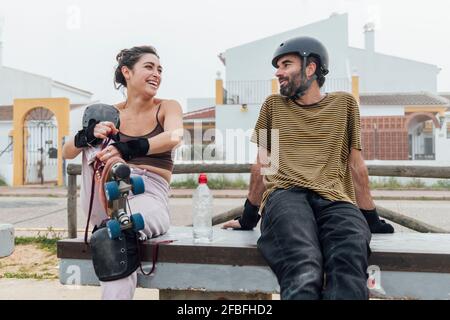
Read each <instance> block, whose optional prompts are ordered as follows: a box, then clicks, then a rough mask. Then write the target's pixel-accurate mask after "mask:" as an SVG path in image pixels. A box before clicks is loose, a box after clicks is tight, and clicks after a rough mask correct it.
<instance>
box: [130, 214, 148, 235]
mask: <svg viewBox="0 0 450 320" xmlns="http://www.w3.org/2000/svg"><path fill="white" fill-rule="evenodd" d="M131 222H132V223H133V230H134V232H138V231H141V230H144V227H145V224H144V218H143V217H142V214H140V213H135V214H132V215H131Z"/></svg>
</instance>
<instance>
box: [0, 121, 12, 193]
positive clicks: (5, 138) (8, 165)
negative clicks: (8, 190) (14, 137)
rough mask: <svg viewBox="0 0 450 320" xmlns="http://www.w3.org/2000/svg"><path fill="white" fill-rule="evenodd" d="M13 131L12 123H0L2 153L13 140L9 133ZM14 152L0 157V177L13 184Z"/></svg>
mask: <svg viewBox="0 0 450 320" xmlns="http://www.w3.org/2000/svg"><path fill="white" fill-rule="evenodd" d="M11 129H12V121H0V153H1V152H2V151H3V150H4V149H5V148H6V147H7V146H8V145H9V142H10V141H11V138H10V137H9V133H10V132H11ZM12 161H13V152H12V148H11V149H10V151H8V152H5V153H4V154H3V155H2V156H0V177H1V178H2V179H3V180H4V181H5V182H6V183H7V184H9V185H10V184H12V179H13V162H12Z"/></svg>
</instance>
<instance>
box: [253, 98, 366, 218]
mask: <svg viewBox="0 0 450 320" xmlns="http://www.w3.org/2000/svg"><path fill="white" fill-rule="evenodd" d="M252 141H253V142H255V143H256V144H257V145H258V146H259V147H263V148H265V149H267V150H268V151H269V153H270V155H271V157H270V164H271V165H272V166H275V167H274V168H275V170H273V172H270V173H268V174H267V175H264V184H265V185H266V191H265V193H264V195H263V199H262V203H261V207H260V209H261V210H262V209H263V207H264V205H265V202H266V200H267V198H268V196H269V195H270V193H271V192H272V191H274V190H275V189H288V188H291V187H303V188H306V189H309V190H312V191H315V192H317V193H318V194H319V195H320V196H322V197H323V198H325V199H328V200H331V201H346V202H351V203H353V204H355V205H356V198H355V190H354V186H353V181H352V177H351V172H350V168H349V162H348V160H349V155H350V151H351V149H352V148H354V149H358V150H361V125H360V115H359V107H358V103H357V102H356V100H355V98H354V97H353V96H352V95H351V94H349V93H346V92H335V93H329V94H327V95H326V96H325V97H324V98H323V99H322V100H321V101H320V102H318V103H316V104H313V105H299V104H297V103H296V102H294V101H292V100H290V99H287V98H286V97H283V96H281V95H271V96H269V97H268V98H267V99H266V101H265V102H264V104H263V106H262V107H261V111H260V114H259V118H258V121H257V123H256V126H255V132H254V134H253V136H252Z"/></svg>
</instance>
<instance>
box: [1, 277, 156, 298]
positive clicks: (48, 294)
mask: <svg viewBox="0 0 450 320" xmlns="http://www.w3.org/2000/svg"><path fill="white" fill-rule="evenodd" d="M11 288H14V290H11ZM100 298H101V292H100V287H90V286H83V287H69V286H63V285H62V284H60V283H59V281H58V280H31V279H0V299H1V300H100ZM134 299H135V300H158V299H159V291H158V290H154V289H143V288H137V289H136V292H135V295H134Z"/></svg>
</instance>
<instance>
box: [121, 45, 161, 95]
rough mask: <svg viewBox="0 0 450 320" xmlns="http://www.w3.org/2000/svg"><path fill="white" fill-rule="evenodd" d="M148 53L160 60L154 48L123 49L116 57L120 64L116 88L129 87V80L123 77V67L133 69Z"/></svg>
mask: <svg viewBox="0 0 450 320" xmlns="http://www.w3.org/2000/svg"><path fill="white" fill-rule="evenodd" d="M148 53H150V54H154V55H155V56H157V57H158V58H159V56H158V53H157V52H156V49H155V48H154V47H152V46H140V47H133V48H131V49H123V50H122V51H120V52H119V54H118V55H117V56H116V60H117V63H118V64H117V67H116V71H115V73H114V86H115V88H116V89H120V88H121V87H125V88H126V87H127V80H126V79H125V77H124V76H123V73H122V67H124V66H125V67H128V69H130V70H131V69H133V67H134V65H135V64H136V62H138V61H139V59H140V58H141V57H142V56H143V55H144V54H148Z"/></svg>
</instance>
